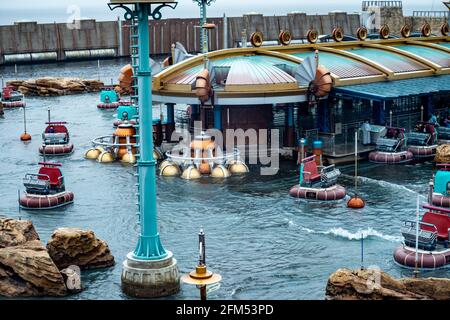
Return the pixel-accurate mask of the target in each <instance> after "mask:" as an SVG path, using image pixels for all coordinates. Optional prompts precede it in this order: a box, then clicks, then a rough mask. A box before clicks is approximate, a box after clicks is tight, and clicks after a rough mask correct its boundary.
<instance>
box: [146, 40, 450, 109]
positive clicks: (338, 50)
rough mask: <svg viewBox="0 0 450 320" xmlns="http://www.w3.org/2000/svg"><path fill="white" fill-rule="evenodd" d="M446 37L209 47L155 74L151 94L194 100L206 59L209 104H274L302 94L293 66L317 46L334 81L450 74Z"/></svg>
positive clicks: (297, 99)
mask: <svg viewBox="0 0 450 320" xmlns="http://www.w3.org/2000/svg"><path fill="white" fill-rule="evenodd" d="M449 44H450V37H430V38H414V39H389V40H370V41H350V42H330V43H320V44H301V45H290V46H271V47H261V48H236V49H227V50H220V51H215V52H209V53H207V54H204V55H198V56H195V57H193V58H189V59H187V60H184V61H182V62H180V63H178V64H176V65H174V66H171V67H169V68H167V69H165V70H163V71H162V72H160V73H158V74H157V75H155V76H154V82H153V92H154V94H155V100H157V101H160V102H172V103H181V102H182V103H192V104H196V103H198V99H197V97H196V96H195V81H196V78H197V75H198V74H199V72H201V71H202V70H203V69H205V66H206V65H207V63H209V64H210V70H213V72H214V75H215V76H214V77H213V81H212V86H213V88H214V92H215V95H214V99H215V100H214V101H212V102H211V103H212V104H222V105H230V104H231V105H232V104H243V105H245V104H266V103H267V104H274V103H291V102H300V101H304V100H305V93H306V89H307V86H308V84H307V83H297V81H296V79H295V76H294V75H295V71H296V68H297V67H298V65H299V64H301V63H302V62H303V60H304V59H305V58H307V57H308V56H311V55H314V51H315V50H318V52H319V64H320V65H322V66H324V67H326V68H327V69H328V70H329V71H330V73H331V76H332V78H333V85H334V86H336V87H341V86H347V85H359V84H365V83H372V82H381V81H386V80H401V79H409V78H415V77H426V76H432V75H441V74H444V75H445V74H450V46H449Z"/></svg>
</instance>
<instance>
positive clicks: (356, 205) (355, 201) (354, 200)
mask: <svg viewBox="0 0 450 320" xmlns="http://www.w3.org/2000/svg"><path fill="white" fill-rule="evenodd" d="M357 192H358V130H355V195H354V196H353V197H351V198H350V200H348V201H347V207H348V208H351V209H362V208H364V207H365V206H366V202H365V201H364V200H363V199H362V198H361V197H359V196H358V193H357Z"/></svg>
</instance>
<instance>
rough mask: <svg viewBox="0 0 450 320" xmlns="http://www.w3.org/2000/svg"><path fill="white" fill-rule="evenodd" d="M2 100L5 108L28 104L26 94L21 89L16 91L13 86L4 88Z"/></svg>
mask: <svg viewBox="0 0 450 320" xmlns="http://www.w3.org/2000/svg"><path fill="white" fill-rule="evenodd" d="M0 101H1V103H2V105H3V107H4V108H19V107H25V105H26V103H25V96H24V95H23V94H22V93H21V92H20V91H15V90H14V89H13V87H11V86H6V87H3V88H2V93H1V100H0Z"/></svg>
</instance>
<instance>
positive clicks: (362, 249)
mask: <svg viewBox="0 0 450 320" xmlns="http://www.w3.org/2000/svg"><path fill="white" fill-rule="evenodd" d="M361 270H364V234H363V233H362V232H361Z"/></svg>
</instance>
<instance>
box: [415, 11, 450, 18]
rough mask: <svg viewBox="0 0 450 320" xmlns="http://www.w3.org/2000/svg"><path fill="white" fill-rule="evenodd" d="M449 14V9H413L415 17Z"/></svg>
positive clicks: (441, 16) (439, 16) (440, 16)
mask: <svg viewBox="0 0 450 320" xmlns="http://www.w3.org/2000/svg"><path fill="white" fill-rule="evenodd" d="M448 15H449V12H448V11H413V17H424V18H446V17H448Z"/></svg>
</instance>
